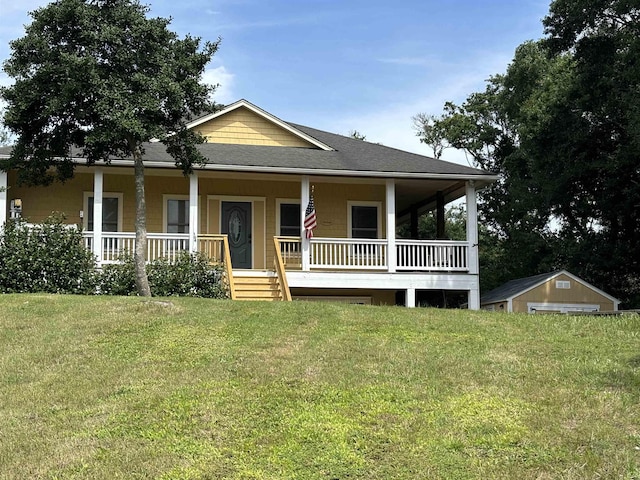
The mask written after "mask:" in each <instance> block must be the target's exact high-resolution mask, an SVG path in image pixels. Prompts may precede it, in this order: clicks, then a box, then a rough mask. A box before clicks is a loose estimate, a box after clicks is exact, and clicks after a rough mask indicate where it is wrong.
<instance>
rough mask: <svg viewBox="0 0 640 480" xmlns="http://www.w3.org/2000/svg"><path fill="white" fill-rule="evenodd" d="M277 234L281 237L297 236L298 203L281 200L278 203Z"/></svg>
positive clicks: (299, 229) (298, 234) (298, 229)
mask: <svg viewBox="0 0 640 480" xmlns="http://www.w3.org/2000/svg"><path fill="white" fill-rule="evenodd" d="M278 213H279V215H280V217H279V235H281V236H283V237H299V236H300V232H301V227H300V203H294V202H291V201H288V200H287V201H281V202H280V203H279V209H278Z"/></svg>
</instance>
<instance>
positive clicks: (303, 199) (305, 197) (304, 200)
mask: <svg viewBox="0 0 640 480" xmlns="http://www.w3.org/2000/svg"><path fill="white" fill-rule="evenodd" d="M307 205H309V176H308V175H304V176H303V177H302V180H301V181H300V243H301V244H302V271H303V272H308V271H309V270H310V264H311V258H310V251H311V248H310V246H311V242H310V240H309V239H308V238H307V236H306V235H305V233H306V232H305V230H304V217H305V215H304V214H305V210H306V209H307Z"/></svg>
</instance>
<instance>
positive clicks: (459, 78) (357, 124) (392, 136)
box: [311, 54, 511, 165]
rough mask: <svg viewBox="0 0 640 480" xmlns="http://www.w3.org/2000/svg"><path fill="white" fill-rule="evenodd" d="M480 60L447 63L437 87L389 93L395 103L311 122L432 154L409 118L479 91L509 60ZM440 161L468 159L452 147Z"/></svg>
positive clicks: (502, 57) (488, 57) (466, 162)
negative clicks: (354, 131)
mask: <svg viewBox="0 0 640 480" xmlns="http://www.w3.org/2000/svg"><path fill="white" fill-rule="evenodd" d="M480 57H481V58H482V61H479V62H478V63H477V64H475V65H471V64H467V65H464V66H462V65H457V66H455V65H449V72H450V73H449V74H445V75H443V76H442V78H439V81H438V85H439V88H432V87H431V85H429V84H425V85H424V87H422V88H420V89H418V90H415V91H413V92H409V91H404V92H402V94H401V95H402V100H401V101H397V100H398V99H399V94H398V93H394V92H389V97H390V98H391V96H392V95H393V96H394V98H395V100H396V101H395V102H388V103H386V104H382V105H381V104H379V103H378V104H376V105H375V108H374V109H372V110H370V111H368V112H367V111H365V112H362V113H360V114H357V115H349V113H348V112H345V115H343V116H341V117H338V118H332V119H327V120H326V121H325V120H324V119H323V120H322V123H324V124H323V125H318V124H316V125H311V126H315V127H317V128H322V129H325V130H328V131H331V132H335V133H339V134H343V135H348V133H349V132H350V131H352V130H357V131H358V132H360V133H362V134H363V135H366V137H367V141H369V142H374V143H381V144H383V145H386V146H388V147H393V148H398V149H401V150H405V151H408V152H413V153H418V154H420V155H426V156H432V155H433V152H432V151H431V149H430V148H429V147H428V146H427V145H425V144H423V143H420V141H419V139H418V137H417V136H416V132H415V130H414V128H413V121H412V117H413V116H414V115H416V114H418V113H427V114H435V115H438V114H440V113H442V109H443V106H444V103H445V102H446V101H452V102H454V103H462V102H464V100H465V99H466V98H467V97H468V96H469V95H470V94H471V93H473V92H477V91H482V90H484V88H485V85H486V84H485V80H486V79H488V78H489V76H491V75H494V74H496V73H500V72H503V71H504V70H505V69H506V67H507V64H508V63H509V61H510V59H511V56H510V55H495V54H494V55H491V54H485V55H481V56H480ZM442 160H447V161H451V162H455V163H459V164H462V165H470V163H469V162H470V161H471V159H470V158H469V159H467V157H466V155H465V154H464V152H462V151H459V150H455V149H446V150H445V151H444V152H443V154H442Z"/></svg>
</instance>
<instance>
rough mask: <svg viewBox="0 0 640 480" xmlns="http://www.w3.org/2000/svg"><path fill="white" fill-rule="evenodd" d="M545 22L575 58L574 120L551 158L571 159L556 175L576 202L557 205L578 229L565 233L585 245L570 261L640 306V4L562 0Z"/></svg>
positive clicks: (556, 42)
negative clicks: (578, 262) (580, 262)
mask: <svg viewBox="0 0 640 480" xmlns="http://www.w3.org/2000/svg"><path fill="white" fill-rule="evenodd" d="M543 23H544V25H545V33H546V34H547V38H546V39H545V41H546V44H547V46H548V47H549V49H550V51H551V54H552V55H553V56H554V57H557V56H561V55H567V54H570V55H571V56H572V57H573V58H574V61H575V66H574V69H573V72H574V78H575V79H574V82H573V84H572V89H571V92H570V98H571V104H570V106H571V110H570V111H571V113H572V114H571V115H570V120H571V123H570V124H569V125H568V126H566V127H564V128H561V129H558V131H555V132H553V135H554V137H553V138H554V142H553V143H552V144H551V145H550V147H551V148H550V149H549V154H548V155H547V156H546V157H545V159H546V162H545V166H546V167H547V168H549V167H550V166H551V165H552V163H553V162H552V158H553V157H556V158H557V157H558V156H559V155H563V154H564V156H565V159H566V164H567V165H566V170H565V171H562V172H559V171H558V168H555V169H552V170H551V173H552V175H553V176H554V178H556V183H557V186H558V189H557V191H558V192H562V191H563V190H564V191H565V192H567V193H566V195H567V196H568V197H570V198H572V199H574V201H573V202H566V201H565V202H557V204H558V210H557V215H558V216H559V217H560V218H562V219H563V220H564V222H565V223H566V224H568V225H569V226H570V227H571V228H568V229H566V230H565V231H563V232H561V233H562V234H563V235H565V236H566V237H570V238H571V237H572V236H576V235H575V234H574V231H575V232H577V233H578V236H577V238H578V239H579V240H580V241H578V242H572V244H571V246H572V248H571V250H569V252H568V254H567V257H568V261H572V260H573V259H578V260H579V261H582V264H581V266H582V268H583V269H584V270H585V271H586V272H585V273H586V274H585V278H588V279H591V280H592V281H594V283H596V284H600V285H607V287H608V288H610V289H611V291H613V292H616V293H617V294H618V295H620V297H621V298H622V299H623V300H624V301H625V303H626V304H627V305H635V306H640V89H639V88H638V85H640V64H639V63H638V58H639V57H640V7H639V6H638V3H637V2H630V1H628V0H606V1H605V0H595V1H592V0H589V1H586V0H571V1H568V0H555V1H554V2H553V3H552V4H551V7H550V11H549V15H547V17H545V19H544V22H543ZM558 125H559V122H555V123H551V124H550V127H549V130H547V131H546V132H545V133H547V134H548V133H549V132H550V131H551V129H553V128H554V127H555V126H558ZM541 149H542V147H540V150H541ZM573 219H578V221H574V220H573ZM576 224H578V225H576ZM585 224H586V225H587V227H588V228H584V225H585ZM580 227H582V228H580ZM576 263H577V262H576ZM618 292H619V293H618Z"/></svg>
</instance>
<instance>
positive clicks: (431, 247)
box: [396, 239, 469, 272]
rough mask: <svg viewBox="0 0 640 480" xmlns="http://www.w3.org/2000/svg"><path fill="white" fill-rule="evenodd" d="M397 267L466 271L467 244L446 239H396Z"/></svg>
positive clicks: (467, 266) (402, 268)
mask: <svg viewBox="0 0 640 480" xmlns="http://www.w3.org/2000/svg"><path fill="white" fill-rule="evenodd" d="M396 251H397V269H398V270H414V271H415V270H419V271H447V272H466V271H468V270H469V244H468V243H467V242H455V241H448V240H400V239H398V240H396Z"/></svg>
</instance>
